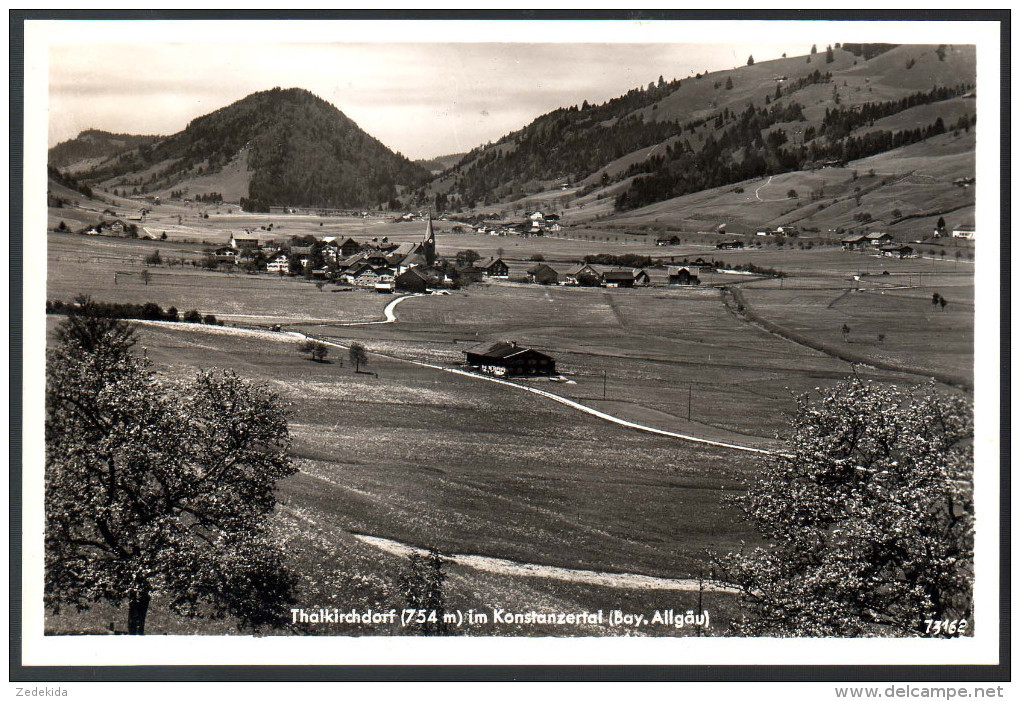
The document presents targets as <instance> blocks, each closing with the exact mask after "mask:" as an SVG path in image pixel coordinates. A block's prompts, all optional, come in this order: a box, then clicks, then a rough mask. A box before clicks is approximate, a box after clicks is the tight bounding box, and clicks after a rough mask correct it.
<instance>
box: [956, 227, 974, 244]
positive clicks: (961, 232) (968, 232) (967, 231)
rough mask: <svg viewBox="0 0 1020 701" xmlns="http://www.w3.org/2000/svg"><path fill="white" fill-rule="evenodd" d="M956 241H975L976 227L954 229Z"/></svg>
mask: <svg viewBox="0 0 1020 701" xmlns="http://www.w3.org/2000/svg"><path fill="white" fill-rule="evenodd" d="M953 238H954V239H967V240H969V241H973V240H974V227H973V226H962V227H960V228H959V229H953Z"/></svg>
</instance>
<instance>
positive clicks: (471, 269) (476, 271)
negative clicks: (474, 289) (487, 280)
mask: <svg viewBox="0 0 1020 701" xmlns="http://www.w3.org/2000/svg"><path fill="white" fill-rule="evenodd" d="M457 276H458V277H459V278H460V280H461V281H462V282H468V283H470V282H481V280H482V278H483V277H485V271H484V270H482V269H481V268H476V267H475V266H473V265H468V266H465V267H463V268H459V269H458V270H457Z"/></svg>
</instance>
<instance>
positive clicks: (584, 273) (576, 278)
mask: <svg viewBox="0 0 1020 701" xmlns="http://www.w3.org/2000/svg"><path fill="white" fill-rule="evenodd" d="M584 278H588V279H594V280H601V279H602V273H601V272H600V271H599V270H596V269H595V268H594V267H592V266H591V265H589V264H588V263H583V264H581V265H575V266H574V267H573V268H570V269H569V270H567V271H566V272H564V273H563V282H561V283H560V284H562V285H580V284H581V282H582V281H583V279H584Z"/></svg>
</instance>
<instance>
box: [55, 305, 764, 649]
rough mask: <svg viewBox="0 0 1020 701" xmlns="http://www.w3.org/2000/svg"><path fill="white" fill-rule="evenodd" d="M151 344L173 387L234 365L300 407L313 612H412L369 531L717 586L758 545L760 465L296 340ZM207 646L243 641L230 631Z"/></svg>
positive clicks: (503, 594) (144, 332)
mask: <svg viewBox="0 0 1020 701" xmlns="http://www.w3.org/2000/svg"><path fill="white" fill-rule="evenodd" d="M55 321H56V319H52V320H51V327H52V325H53V324H54V323H55ZM276 339H279V340H276ZM138 340H139V344H140V345H141V346H143V347H144V348H145V349H146V353H147V356H148V357H149V358H150V359H151V360H152V361H153V363H154V365H155V367H156V368H157V369H158V370H159V371H160V372H161V373H162V374H164V375H166V376H168V377H170V378H174V377H177V378H185V377H188V376H190V375H191V374H193V373H194V372H195V371H197V369H198V368H223V367H229V368H232V369H234V370H236V371H237V372H238V373H240V374H241V375H243V376H244V377H247V378H249V379H251V380H253V381H259V382H264V383H266V384H267V386H268V388H269V389H271V390H273V391H276V392H278V393H279V394H280V395H281V397H283V398H284V400H285V401H286V402H287V404H288V405H289V412H290V424H291V431H292V435H293V438H294V445H293V451H292V452H293V456H294V459H295V461H296V464H297V466H298V467H299V468H300V470H301V472H300V474H298V475H296V476H294V477H292V478H289V479H288V480H286V481H285V482H284V483H283V484H282V485H281V498H282V501H283V503H284V506H283V507H282V508H280V509H279V513H278V515H277V522H278V523H277V525H278V527H279V528H280V530H281V532H282V534H283V535H284V536H285V537H286V538H288V540H289V542H290V553H291V555H292V557H293V561H292V564H293V565H294V566H295V567H296V568H297V569H298V571H299V572H301V573H303V576H302V590H301V591H300V592H299V596H300V599H299V604H300V605H304V606H309V607H312V606H320V605H341V606H344V607H347V606H366V605H375V606H381V605H383V604H385V603H386V602H391V601H392V602H394V605H399V596H396V590H397V584H396V582H397V577H398V574H399V572H400V567H401V564H402V563H401V560H400V558H395V557H392V556H388V555H386V554H384V553H379V552H378V551H373V549H372V548H370V547H369V546H367V545H365V544H363V543H360V542H358V541H356V540H354V539H353V538H352V537H351V534H352V533H363V534H369V535H382V536H385V537H387V538H392V539H396V540H399V541H402V542H406V543H411V544H414V545H419V546H436V547H439V548H440V549H442V550H444V551H446V552H451V553H472V554H485V555H489V556H495V557H505V558H509V559H511V560H515V561H518V562H527V563H537V564H548V565H558V566H565V567H575V568H581V569H587V570H595V571H608V572H637V573H644V574H650V575H657V576H666V577H685V576H689V575H691V574H693V575H694V576H698V575H708V574H709V572H708V565H707V562H706V557H707V551H708V550H718V549H724V550H725V549H729V548H731V547H737V546H738V543H739V541H740V540H746V539H748V538H752V537H753V536H752V534H751V533H749V532H747V529H746V528H745V527H744V526H743V525H741V522H740V519H739V517H738V515H737V512H736V511H735V507H734V506H733V505H732V504H729V503H728V501H727V498H728V497H729V496H731V495H734V494H736V493H739V490H740V488H741V484H742V480H743V479H744V478H745V477H746V476H747V474H748V471H749V470H750V469H752V466H753V461H749V460H747V457H746V456H745V455H744V454H740V453H735V452H733V451H723V450H720V449H711V448H703V447H698V446H693V445H691V444H685V443H682V442H678V441H674V440H669V439H665V438H655V437H651V436H648V435H645V434H640V433H637V432H634V431H629V430H626V429H622V428H616V427H613V426H611V425H607V424H605V423H603V422H599V421H597V420H596V419H593V418H589V417H584V416H583V415H578V414H577V413H576V412H573V411H571V410H569V409H567V408H565V407H561V406H560V405H557V404H555V403H553V402H549V401H547V400H542V399H540V398H537V397H531V396H524V395H518V394H517V393H515V392H512V391H507V390H506V389H504V388H501V387H499V386H497V385H492V384H490V383H483V382H478V381H476V380H473V379H471V378H464V377H459V376H456V375H450V374H449V373H443V372H441V371H436V370H429V369H424V368H419V367H416V366H413V365H410V364H408V363H404V362H399V361H393V360H388V359H385V358H379V357H378V356H373V357H372V359H371V361H370V365H369V369H370V370H372V371H373V372H375V373H378V378H377V377H375V375H368V374H356V373H354V372H353V370H352V368H350V367H349V366H348V365H347V364H346V363H345V364H343V365H341V364H340V363H339V362H337V361H338V360H339V356H341V355H342V354H341V353H339V352H337V351H334V353H332V354H331V356H332V357H331V360H333V361H334V362H330V363H315V362H312V361H310V360H308V359H307V358H306V357H305V356H303V355H301V354H299V353H298V352H297V343H296V342H295V341H294V340H293V339H292V338H286V337H283V336H281V335H275V336H274V335H273V334H268V333H257V334H249V335H241V336H236V335H232V334H230V333H228V332H227V331H225V330H222V329H216V328H209V327H199V326H186V325H146V324H143V325H140V327H139V330H138ZM637 504H640V505H641V508H640V509H635V508H634V507H635V505H637ZM721 523H725V524H732V525H731V526H726V527H722V528H720V524H721ZM453 574H454V577H453V580H452V584H451V598H450V605H451V606H456V605H463V606H474V607H475V608H482V607H484V606H494V605H507V606H518V607H529V608H531V607H535V608H542V607H549V609H550V610H568V611H569V610H575V609H578V608H586V607H593V606H594V607H619V606H621V605H623V604H628V605H630V604H633V605H635V606H637V605H640V606H642V607H647V608H652V607H667V606H674V607H677V608H679V607H680V606H686V607H687V608H691V607H692V605H693V597H692V594H691V593H682V592H670V591H640V590H631V591H621V590H618V589H609V588H605V589H603V588H600V587H590V586H585V587H581V586H578V585H573V584H570V583H565V582H559V581H553V580H535V579H533V578H528V577H521V578H517V577H511V578H508V577H505V576H504V577H495V576H493V575H486V574H481V573H478V572H476V571H473V570H468V569H467V568H462V567H455V568H453ZM394 597H396V599H394ZM719 598H720V601H719V602H717V603H716V604H713V608H714V607H715V606H716V605H718V606H721V607H723V608H722V610H723V611H724V612H725V611H726V607H727V606H730V605H731V603H724V602H723V601H722V599H723V597H722V595H719ZM461 602H463V603H461ZM719 613H720V611H719V610H718V609H716V610H715V611H713V614H714V615H716V616H717V620H720V623H721V620H725V616H726V615H728V614H727V613H723V615H722V616H721V617H719ZM730 613H732V611H730ZM113 615H114V614H113V613H112V612H110V611H109V609H105V610H104V609H97V610H96V611H93V612H92V613H91V614H90V615H86V616H73V615H68V616H65V617H55V618H52V619H51V624H50V625H51V629H52V630H54V631H56V630H68V629H73V628H74V627H75V626H78V627H81V626H88V625H97V622H98V621H103V620H105V618H108V617H111V616H113ZM152 625H153V626H154V628H153V629H152V630H153V632H174V631H178V632H180V631H183V630H189V631H193V630H196V628H195V627H194V626H188V624H181V623H179V622H175V621H173V620H172V619H168V618H166V617H165V616H164V617H160V616H158V615H157V616H154V617H153V621H152ZM197 630H199V631H200V632H208V633H214V632H225V631H226V630H227V625H226V624H222V623H213V624H212V625H211V626H209V627H206V626H205V625H204V624H202V625H200V626H198V627H197ZM318 632H323V631H321V630H320V631H318ZM333 632H334V633H335V632H336V631H333ZM360 632H399V631H387V630H382V631H379V630H376V631H369V630H364V631H360ZM520 632H521V633H524V634H540V633H541V634H577V633H584V634H606V633H608V632H613V631H607V630H602V631H591V630H587V631H583V630H581V631H579V630H576V629H567V630H563V629H556V630H550V629H545V630H544V631H543V630H542V629H541V628H540V629H537V630H535V629H529V630H524V631H520ZM616 633H617V634H619V631H616Z"/></svg>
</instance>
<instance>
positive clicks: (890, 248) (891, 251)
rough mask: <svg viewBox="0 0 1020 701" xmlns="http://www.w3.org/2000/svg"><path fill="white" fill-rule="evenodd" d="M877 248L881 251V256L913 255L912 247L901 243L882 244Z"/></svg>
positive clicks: (906, 256)
mask: <svg viewBox="0 0 1020 701" xmlns="http://www.w3.org/2000/svg"><path fill="white" fill-rule="evenodd" d="M879 250H880V251H882V255H883V256H887V257H889V258H913V257H914V249H913V248H911V247H910V246H905V245H902V244H890V245H887V246H882V247H881V248H880V249H879Z"/></svg>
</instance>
